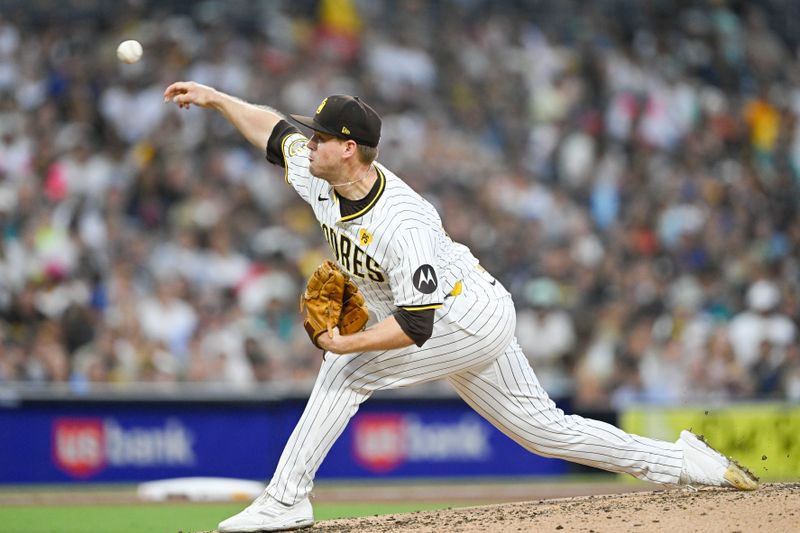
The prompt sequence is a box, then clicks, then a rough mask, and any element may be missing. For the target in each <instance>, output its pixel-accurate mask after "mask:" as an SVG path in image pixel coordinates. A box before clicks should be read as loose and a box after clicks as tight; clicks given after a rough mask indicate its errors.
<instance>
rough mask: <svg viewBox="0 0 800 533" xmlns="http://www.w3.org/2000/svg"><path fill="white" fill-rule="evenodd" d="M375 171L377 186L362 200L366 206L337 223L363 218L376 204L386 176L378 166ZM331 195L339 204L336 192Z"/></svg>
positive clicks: (383, 187) (384, 184) (384, 185)
mask: <svg viewBox="0 0 800 533" xmlns="http://www.w3.org/2000/svg"><path fill="white" fill-rule="evenodd" d="M375 170H376V171H377V172H378V186H377V187H373V188H372V190H370V192H369V194H368V195H367V196H366V197H365V198H364V200H366V201H367V204H366V205H365V206H364V207H362V208H361V209H359V210H358V211H356V212H355V213H353V214H351V215H347V216H344V217H342V218H340V219H339V222H349V221H351V220H353V219H356V218H358V217H360V216H364V215H365V214H367V212H368V211H369V210H370V209H372V208H373V207H374V206H375V204H376V203H378V200H379V199H380V197H381V196H383V191H384V190H385V189H386V176H385V175H384V174H383V171H381V169H380V168H378V165H375ZM333 195H334V198H336V201H337V202H339V201H340V198H339V195H338V194H336V190H334V191H333Z"/></svg>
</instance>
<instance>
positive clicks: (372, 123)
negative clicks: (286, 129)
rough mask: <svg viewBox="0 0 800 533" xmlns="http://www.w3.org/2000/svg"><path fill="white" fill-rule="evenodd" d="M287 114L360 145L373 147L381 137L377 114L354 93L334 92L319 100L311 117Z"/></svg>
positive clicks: (379, 120)
mask: <svg viewBox="0 0 800 533" xmlns="http://www.w3.org/2000/svg"><path fill="white" fill-rule="evenodd" d="M289 116H290V117H292V120H294V121H296V122H298V123H299V124H302V125H303V126H305V127H307V128H311V129H312V130H314V131H320V132H322V133H327V134H328V135H333V136H334V137H339V138H341V139H351V140H353V141H355V142H357V143H358V144H363V145H364V146H372V147H376V146H378V142H379V141H380V139H381V117H379V116H378V113H376V112H375V110H374V109H372V108H371V107H370V106H368V105H367V104H365V103H364V102H362V101H361V99H360V98H359V97H358V96H348V95H343V94H334V95H332V96H329V97H327V98H325V99H324V100H323V101H322V103H320V104H319V106H318V107H317V111H316V113H314V116H313V117H305V116H302V115H289Z"/></svg>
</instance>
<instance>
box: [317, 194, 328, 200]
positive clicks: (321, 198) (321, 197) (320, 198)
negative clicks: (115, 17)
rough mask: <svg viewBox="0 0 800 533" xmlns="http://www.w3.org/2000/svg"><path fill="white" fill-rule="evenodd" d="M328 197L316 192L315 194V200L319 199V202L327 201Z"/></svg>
mask: <svg viewBox="0 0 800 533" xmlns="http://www.w3.org/2000/svg"><path fill="white" fill-rule="evenodd" d="M329 199H330V198H325V197H324V196H322V195H321V194H318V195H317V200H318V201H320V202H327V201H328V200H329Z"/></svg>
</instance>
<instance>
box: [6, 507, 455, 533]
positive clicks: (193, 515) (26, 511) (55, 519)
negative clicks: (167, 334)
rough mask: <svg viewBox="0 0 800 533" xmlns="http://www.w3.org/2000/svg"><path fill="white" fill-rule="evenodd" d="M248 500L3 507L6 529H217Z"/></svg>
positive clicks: (56, 532)
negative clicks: (233, 501) (242, 501)
mask: <svg viewBox="0 0 800 533" xmlns="http://www.w3.org/2000/svg"><path fill="white" fill-rule="evenodd" d="M457 506H458V505H457V504H447V503H428V504H425V503H381V504H342V505H338V504H318V505H315V506H314V516H315V517H316V519H317V520H330V519H333V518H345V517H356V516H372V515H383V514H393V513H405V512H412V511H423V510H432V509H444V508H446V507H457ZM243 507H244V504H230V503H176V504H169V503H167V504H139V505H72V506H65V505H48V506H36V505H20V506H4V507H0V531H3V533H161V532H164V533H178V532H179V531H182V532H184V533H186V532H189V531H211V530H213V529H215V528H216V526H217V524H218V523H219V522H220V521H221V520H223V519H225V518H227V517H229V516H231V515H233V514H235V513H237V512H239V511H240V510H241V509H242V508H243Z"/></svg>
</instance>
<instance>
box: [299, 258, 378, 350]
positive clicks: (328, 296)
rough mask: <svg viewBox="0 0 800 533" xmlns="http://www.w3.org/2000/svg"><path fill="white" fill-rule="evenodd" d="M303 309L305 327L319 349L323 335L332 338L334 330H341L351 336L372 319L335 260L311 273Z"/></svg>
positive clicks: (362, 298)
mask: <svg viewBox="0 0 800 533" xmlns="http://www.w3.org/2000/svg"><path fill="white" fill-rule="evenodd" d="M304 308H305V310H306V318H305V320H304V322H303V327H305V329H306V333H308V336H309V337H310V338H311V342H313V343H314V345H315V346H317V347H318V348H319V347H320V346H319V344H318V343H317V339H319V336H320V335H322V334H323V333H325V332H327V333H328V335H329V336H330V337H331V338H332V337H333V328H334V327H338V328H339V333H340V334H342V335H349V334H351V333H355V332H357V331H361V330H362V329H364V326H365V325H366V323H367V319H368V318H369V315H368V311H367V307H366V305H365V304H364V296H362V294H361V293H360V292H358V287H356V285H355V283H353V282H352V281H351V280H350V278H349V276H347V274H345V273H344V272H342V271H341V270H340V269H339V267H338V266H337V265H336V263H334V262H333V261H325V262H324V263H322V264H321V265H319V266H318V267H317V269H316V270H315V271H314V273H313V274H311V277H310V278H309V279H308V283H307V284H306V290H305V292H304V293H303V297H302V299H301V301H300V310H301V311H302V310H303V309H304Z"/></svg>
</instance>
